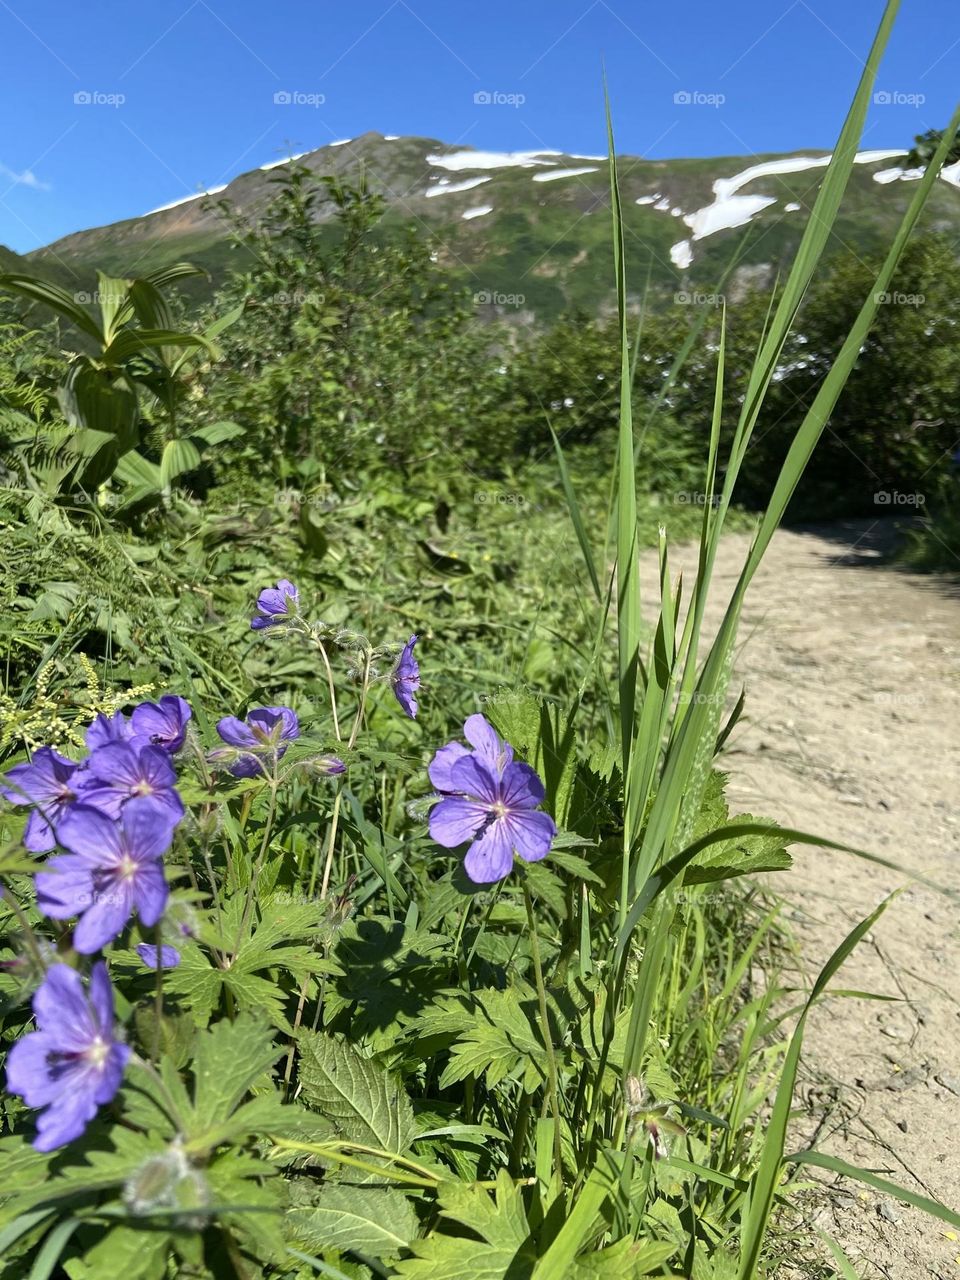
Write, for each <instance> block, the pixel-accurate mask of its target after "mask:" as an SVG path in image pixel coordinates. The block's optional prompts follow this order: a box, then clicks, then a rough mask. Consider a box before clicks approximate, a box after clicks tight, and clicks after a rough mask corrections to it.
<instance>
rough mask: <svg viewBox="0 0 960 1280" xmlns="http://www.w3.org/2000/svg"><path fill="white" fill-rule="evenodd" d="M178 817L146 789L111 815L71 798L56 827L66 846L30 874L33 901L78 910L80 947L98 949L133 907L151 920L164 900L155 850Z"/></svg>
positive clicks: (43, 907)
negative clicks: (112, 817) (72, 802)
mask: <svg viewBox="0 0 960 1280" xmlns="http://www.w3.org/2000/svg"><path fill="white" fill-rule="evenodd" d="M176 824H177V819H176V818H175V817H174V816H173V815H172V814H171V812H170V810H169V809H168V808H166V807H165V806H164V805H162V804H159V803H158V802H157V800H156V798H155V797H153V796H136V797H134V799H132V800H128V801H127V803H126V804H125V805H124V806H123V810H122V812H121V814H120V817H119V818H118V820H117V821H116V822H112V821H111V820H110V819H109V818H108V817H107V815H106V814H104V813H101V812H100V810H99V809H94V808H93V806H92V805H83V804H78V805H74V806H73V808H71V809H70V811H69V813H67V814H66V815H65V816H64V818H63V820H62V821H61V822H60V823H59V825H58V827H57V839H58V841H59V842H60V844H62V845H63V846H64V848H66V849H68V850H69V851H70V852H69V853H68V854H65V855H61V856H60V857H56V858H51V859H50V861H49V863H48V864H47V865H48V867H49V871H42V872H40V873H39V874H38V875H37V876H36V877H35V883H36V889H37V906H38V908H39V909H40V911H41V912H42V913H43V914H44V915H47V916H51V917H52V918H53V919H54V920H68V919H70V917H71V916H79V921H78V923H77V926H76V928H75V929H74V931H73V945H74V948H75V950H77V951H79V952H80V954H81V955H89V954H90V953H91V952H94V951H99V950H100V948H101V947H104V946H106V945H107V943H108V942H110V941H111V939H113V938H115V937H116V936H117V934H119V933H120V932H121V931H122V929H123V928H124V926H125V925H126V923H127V921H128V920H129V919H130V917H131V916H132V915H133V913H134V911H136V912H137V913H138V915H139V917H140V920H141V923H143V924H145V925H154V924H156V923H157V921H158V920H159V919H160V917H161V916H162V915H163V909H164V907H165V906H166V905H167V895H168V892H169V891H168V889H167V882H166V879H165V878H164V874H163V865H162V863H161V858H162V857H163V855H164V854H165V853H166V851H167V850H168V849H169V848H170V842H171V840H172V839H173V829H174V827H175V826H176Z"/></svg>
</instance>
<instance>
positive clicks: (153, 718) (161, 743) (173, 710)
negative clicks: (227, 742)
mask: <svg viewBox="0 0 960 1280" xmlns="http://www.w3.org/2000/svg"><path fill="white" fill-rule="evenodd" d="M192 715H193V712H192V711H191V710H190V704H189V702H187V701H186V700H185V699H184V698H180V697H178V696H177V695H176V694H172V693H168V694H166V695H165V696H164V697H162V698H161V699H160V701H159V702H141V703H140V705H139V707H135V708H134V710H133V714H132V715H131V717H130V725H131V728H132V729H133V734H134V737H135V738H137V739H141V740H142V741H143V745H148V744H152V745H153V746H156V747H162V748H163V749H164V751H169V752H170V753H171V754H172V753H173V752H175V751H179V750H180V748H181V747H182V746H183V744H184V741H185V739H186V736H187V721H188V720H189V719H190V718H191V716H192Z"/></svg>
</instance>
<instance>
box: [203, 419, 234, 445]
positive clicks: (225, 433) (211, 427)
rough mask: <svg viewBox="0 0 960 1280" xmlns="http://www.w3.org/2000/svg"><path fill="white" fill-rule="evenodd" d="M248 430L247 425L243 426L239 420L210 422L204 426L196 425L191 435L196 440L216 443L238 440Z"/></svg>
mask: <svg viewBox="0 0 960 1280" xmlns="http://www.w3.org/2000/svg"><path fill="white" fill-rule="evenodd" d="M246 430H247V429H246V427H242V426H241V425H240V423H239V422H227V421H223V422H209V423H207V425H206V426H204V427H194V429H193V431H192V433H191V435H192V438H193V439H194V440H200V441H202V442H203V443H204V444H210V445H215V444H225V443H226V442H227V441H228V440H236V438H237V437H238V436H242V435H246Z"/></svg>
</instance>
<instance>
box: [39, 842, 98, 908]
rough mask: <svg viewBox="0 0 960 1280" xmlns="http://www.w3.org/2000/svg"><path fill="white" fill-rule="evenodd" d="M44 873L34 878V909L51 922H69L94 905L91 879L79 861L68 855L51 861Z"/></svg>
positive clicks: (87, 870)
mask: <svg viewBox="0 0 960 1280" xmlns="http://www.w3.org/2000/svg"><path fill="white" fill-rule="evenodd" d="M46 865H47V870H46V871H40V872H38V873H37V874H36V875H35V876H34V878H33V883H34V888H35V890H36V894H37V909H38V911H39V912H40V913H41V915H45V916H49V917H50V919H51V920H69V919H71V917H73V916H76V915H79V914H80V912H81V911H85V910H86V909H87V907H89V906H90V905H91V904H92V903H93V879H92V877H91V873H90V868H89V867H88V866H86V865H85V863H84V862H83V860H82V859H81V858H77V857H73V856H72V855H70V854H65V855H62V856H61V857H59V858H50V860H49V861H48V862H47V864H46Z"/></svg>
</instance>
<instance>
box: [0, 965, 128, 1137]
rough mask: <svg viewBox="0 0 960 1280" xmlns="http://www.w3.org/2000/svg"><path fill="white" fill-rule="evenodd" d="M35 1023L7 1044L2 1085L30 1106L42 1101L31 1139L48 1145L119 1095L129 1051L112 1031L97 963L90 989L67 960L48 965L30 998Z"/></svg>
mask: <svg viewBox="0 0 960 1280" xmlns="http://www.w3.org/2000/svg"><path fill="white" fill-rule="evenodd" d="M33 1011H34V1015H35V1017H36V1020H37V1025H38V1027H39V1030H37V1031H33V1032H30V1033H29V1034H28V1035H26V1036H24V1037H23V1038H22V1039H21V1040H18V1041H17V1043H16V1044H15V1045H14V1046H13V1047H12V1048H11V1050H10V1053H9V1055H8V1057H7V1088H8V1089H9V1090H10V1091H11V1093H17V1094H19V1095H20V1096H21V1097H22V1098H23V1099H24V1101H25V1102H26V1104H27V1106H31V1107H44V1108H46V1110H44V1111H43V1112H42V1113H41V1115H40V1116H39V1118H38V1122H37V1136H36V1138H35V1139H34V1143H33V1145H34V1147H35V1148H36V1149H37V1150H38V1151H53V1150H55V1149H56V1148H57V1147H62V1146H63V1145H64V1144H65V1143H67V1142H71V1141H73V1139H74V1138H78V1137H79V1136H80V1135H81V1134H82V1133H83V1131H84V1129H85V1128H86V1126H87V1124H88V1123H89V1122H90V1121H91V1120H92V1119H93V1117H94V1116H95V1115H96V1112H97V1108H98V1107H99V1106H102V1105H103V1104H104V1103H107V1102H110V1101H111V1099H112V1098H113V1097H114V1096H115V1095H116V1092H117V1090H118V1089H119V1087H120V1082H121V1079H122V1077H123V1071H124V1068H125V1067H126V1064H127V1061H128V1060H129V1057H130V1050H129V1048H128V1047H127V1046H126V1045H124V1044H120V1043H118V1042H117V1041H116V1040H115V1039H114V1024H113V996H112V993H111V991H110V984H109V979H108V978H107V970H106V966H105V965H104V964H103V962H102V961H101V962H100V963H98V964H96V965H94V967H93V971H92V973H91V976H90V994H89V997H88V996H87V995H86V993H85V992H84V990H83V985H82V983H81V981H80V975H79V974H78V973H77V972H76V971H75V970H73V969H71V968H69V967H68V966H67V965H64V964H55V965H52V966H51V967H50V969H48V970H47V974H46V976H45V978H44V980H43V983H42V985H41V987H40V989H39V990H38V991H37V993H36V995H35V996H34V998H33Z"/></svg>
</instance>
